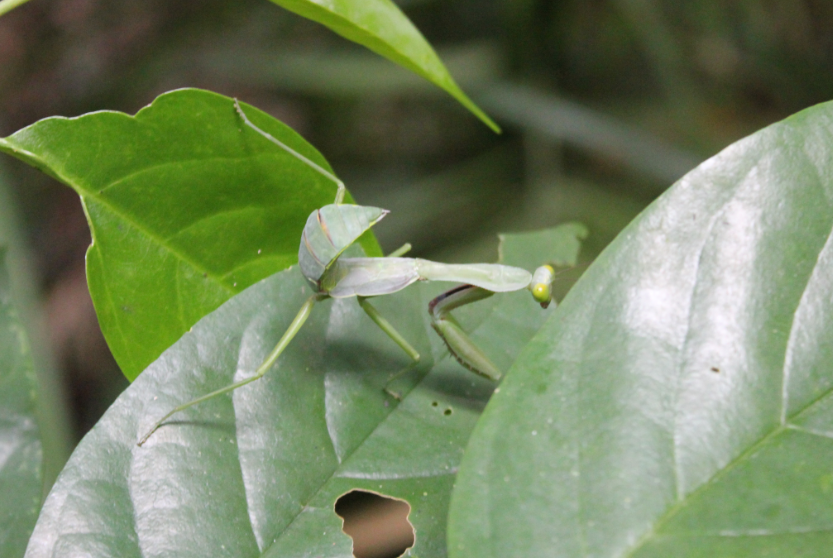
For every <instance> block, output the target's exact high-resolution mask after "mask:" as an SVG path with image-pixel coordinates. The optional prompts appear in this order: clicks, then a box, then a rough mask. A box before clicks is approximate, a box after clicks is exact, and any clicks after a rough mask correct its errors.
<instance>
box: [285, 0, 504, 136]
mask: <svg viewBox="0 0 833 558" xmlns="http://www.w3.org/2000/svg"><path fill="white" fill-rule="evenodd" d="M272 2H274V3H275V4H278V5H279V6H283V7H284V8H286V9H287V10H290V11H292V12H295V13H296V14H299V15H301V16H304V17H306V18H308V19H311V20H313V21H317V22H319V23H321V24H323V25H326V26H327V27H329V28H330V29H331V30H333V31H335V32H336V33H338V34H339V35H341V36H342V37H344V38H346V39H349V40H351V41H353V42H356V43H358V44H360V45H363V46H365V47H367V48H369V49H370V50H372V51H373V52H375V53H377V54H380V55H382V56H384V57H385V58H387V59H389V60H392V61H393V62H396V63H397V64H399V65H400V66H403V67H405V68H407V69H409V70H411V71H412V72H415V73H416V74H419V75H421V76H422V77H424V78H425V79H427V80H428V81H430V82H432V83H434V84H435V85H437V86H439V87H441V88H442V89H444V90H445V91H446V92H448V93H449V94H450V95H451V96H452V97H454V98H455V99H457V101H459V102H460V103H461V104H462V105H463V106H464V107H466V108H467V109H469V110H470V111H471V112H472V113H473V114H474V115H476V116H477V117H478V118H479V119H480V120H482V121H483V122H484V123H485V124H486V125H487V126H489V127H490V128H492V129H493V130H495V131H496V132H498V131H500V128H499V127H498V126H497V124H495V123H494V122H492V120H491V119H490V118H489V117H488V116H487V115H486V113H484V112H483V111H482V110H480V108H479V107H478V106H477V105H475V104H474V103H473V102H472V101H471V99H469V98H468V97H467V96H466V94H465V93H463V91H462V89H460V87H459V86H458V85H457V83H456V82H455V81H454V78H452V77H451V74H449V73H448V70H447V69H446V68H445V66H444V65H443V63H442V61H441V60H440V58H439V56H437V53H436V52H434V49H433V48H431V45H430V44H429V43H428V41H426V40H425V37H423V36H422V34H421V33H420V32H419V30H418V29H417V28H416V27H414V24H413V23H411V21H410V20H409V19H408V18H407V17H406V16H405V14H403V13H402V11H401V10H400V9H399V8H398V7H397V6H396V4H394V3H393V2H392V1H391V0H272Z"/></svg>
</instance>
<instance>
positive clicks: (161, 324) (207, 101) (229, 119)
mask: <svg viewBox="0 0 833 558" xmlns="http://www.w3.org/2000/svg"><path fill="white" fill-rule="evenodd" d="M244 106H245V105H244ZM245 110H246V111H247V114H248V115H249V117H250V118H251V119H252V121H253V122H254V123H255V124H257V125H258V126H260V127H261V128H263V129H264V130H266V131H267V132H269V133H270V134H272V135H273V136H275V137H276V138H278V139H280V140H281V141H283V142H284V143H286V144H288V145H289V146H291V147H293V148H294V149H296V150H297V151H299V152H300V153H302V154H304V155H305V156H307V157H309V158H310V159H312V160H314V161H315V162H316V163H318V164H319V165H322V166H324V167H325V168H327V169H329V166H328V165H327V162H326V161H324V159H323V158H322V157H321V155H320V154H319V153H318V152H317V151H315V149H314V148H313V147H312V146H310V145H309V144H308V143H306V142H305V141H304V140H303V139H302V138H301V137H300V136H299V135H298V134H296V133H295V132H294V131H292V130H291V129H289V128H288V127H286V126H285V125H283V124H281V123H280V122H278V121H276V120H274V119H273V118H270V117H269V116H268V115H266V114H264V113H262V112H260V111H258V110H257V109H255V108H253V107H248V106H245ZM0 150H2V151H5V152H7V153H9V154H11V155H14V156H15V157H18V158H20V159H22V160H24V161H26V162H27V163H29V164H31V165H33V166H36V167H38V168H40V169H42V170H43V171H44V172H46V173H48V174H50V175H52V176H54V177H55V178H57V179H58V180H60V181H61V182H63V183H65V184H67V185H68V186H71V187H72V188H74V189H75V191H76V192H78V194H79V195H80V196H81V200H82V202H83V204H84V208H85V211H86V214H87V218H88V221H89V224H90V229H91V230H92V235H93V244H92V246H91V247H90V249H89V252H88V253H87V278H88V281H89V285H90V293H91V295H92V298H93V303H94V304H95V307H96V312H97V313H98V318H99V322H100V324H101V328H102V331H103V332H104V336H105V338H106V339H107V342H108V344H109V345H110V349H111V350H112V351H113V355H114V356H115V357H116V360H117V361H118V363H119V366H120V367H121V369H122V371H123V372H124V374H125V375H126V376H127V377H128V378H129V379H131V380H132V379H134V378H135V377H136V376H137V375H138V374H139V372H141V370H143V369H144V368H145V367H146V366H147V365H148V364H150V363H151V362H152V361H153V360H154V359H156V357H158V356H159V355H160V354H161V353H162V351H164V350H165V349H166V348H168V347H169V346H170V345H171V344H173V343H174V341H176V340H177V339H179V338H180V337H181V336H182V334H183V333H185V332H186V331H188V330H189V329H190V328H191V326H192V325H194V324H195V323H196V322H197V320H199V319H200V318H201V317H203V316H204V315H206V314H207V313H209V312H210V311H212V310H214V309H215V308H217V307H218V306H219V305H220V304H222V303H223V302H225V301H226V300H228V299H229V298H230V297H231V296H233V295H234V294H236V293H239V292H241V291H243V289H245V288H246V287H248V286H250V285H252V284H254V283H255V282H257V281H259V280H260V279H263V278H264V277H267V276H269V275H271V274H273V273H275V272H276V271H279V270H281V269H286V268H287V267H289V266H290V265H292V264H294V263H295V262H297V258H298V238H299V231H300V230H301V229H303V226H304V223H305V222H306V219H307V216H308V215H309V213H310V212H311V211H312V210H313V209H314V208H316V207H320V206H322V205H324V204H327V203H332V201H333V197H334V195H335V185H334V184H332V182H331V181H329V180H327V179H326V178H324V177H322V176H321V175H320V174H318V173H317V172H316V171H314V170H312V169H311V168H309V167H308V166H307V165H305V164H304V163H302V162H300V161H298V160H297V159H295V158H294V157H292V156H291V155H289V154H288V153H287V152H285V151H284V150H282V149H280V148H279V147H277V146H275V145H273V144H272V143H270V142H269V141H268V140H266V139H264V138H263V137H261V136H259V135H258V134H257V133H255V132H253V131H252V130H250V129H249V128H247V127H246V126H244V125H243V124H242V122H241V121H240V118H239V116H238V115H237V113H236V112H235V110H234V105H233V101H232V99H229V98H227V97H223V96H222V95H217V94H215V93H210V92H207V91H200V90H196V89H185V90H179V91H174V92H171V93H168V94H165V95H162V96H160V97H159V98H157V99H156V100H155V101H154V102H153V104H151V105H150V106H148V107H146V108H144V109H143V110H141V111H140V112H139V113H138V114H137V115H136V116H135V117H131V116H128V115H126V114H122V113H118V112H96V113H91V114H88V115H85V116H82V117H79V118H60V117H56V118H48V119H46V120H42V121H40V122H37V123H35V124H33V125H31V126H29V127H27V128H25V129H23V130H21V131H19V132H17V133H15V134H14V135H12V136H10V137H8V138H6V139H0ZM361 243H362V245H363V246H364V247H365V248H366V249H367V250H368V251H369V252H370V253H372V254H375V255H378V254H379V253H380V252H379V249H378V245H377V244H376V241H375V240H374V239H373V238H372V237H370V236H367V237H364V238H363V239H362V240H361Z"/></svg>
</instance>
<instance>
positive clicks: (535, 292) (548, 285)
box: [529, 265, 555, 308]
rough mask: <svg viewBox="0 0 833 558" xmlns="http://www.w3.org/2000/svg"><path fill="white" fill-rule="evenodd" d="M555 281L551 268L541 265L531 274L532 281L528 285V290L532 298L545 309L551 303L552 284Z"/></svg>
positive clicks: (553, 271)
mask: <svg viewBox="0 0 833 558" xmlns="http://www.w3.org/2000/svg"><path fill="white" fill-rule="evenodd" d="M553 281H555V270H554V269H553V268H552V266H549V265H542V266H541V267H539V268H538V269H536V270H535V272H534V273H533V274H532V281H530V283H529V290H530V291H531V292H532V298H534V299H535V301H536V302H538V303H539V304H540V305H541V308H546V307H547V306H549V305H550V302H552V283H553Z"/></svg>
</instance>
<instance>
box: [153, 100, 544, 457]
mask: <svg viewBox="0 0 833 558" xmlns="http://www.w3.org/2000/svg"><path fill="white" fill-rule="evenodd" d="M234 107H235V110H236V111H237V114H238V115H239V116H240V118H241V120H242V122H243V123H244V124H245V125H246V126H248V127H250V128H251V129H253V130H254V131H256V132H257V133H258V134H260V135H261V136H263V137H264V138H265V139H267V140H269V141H270V142H272V143H274V144H275V145H277V146H278V147H280V148H281V149H283V150H285V151H286V152H288V153H289V154H290V155H292V156H293V157H295V158H297V159H299V160H300V161H301V162H303V163H305V164H306V165H308V166H309V167H310V168H312V169H313V170H315V171H316V172H318V173H319V174H321V175H322V176H324V177H326V178H327V179H329V180H331V181H332V182H333V183H334V184H335V185H336V187H337V190H336V195H335V200H334V201H333V203H332V204H329V205H325V206H324V207H321V208H319V209H316V210H314V211H313V212H312V213H311V214H310V215H309V217H308V219H307V222H306V225H305V226H304V229H303V232H302V233H301V242H300V247H299V250H298V263H299V268H300V270H301V273H302V274H303V275H304V277H305V278H306V280H307V281H308V283H309V284H310V286H311V288H312V291H313V292H312V294H311V295H310V296H309V297H308V298H307V300H306V301H305V302H304V303H303V305H302V306H301V309H300V310H299V311H298V313H297V315H296V316H295V318H294V319H293V320H292V322H291V323H290V325H289V327H288V328H287V330H286V332H284V334H283V336H281V338H280V340H279V341H278V344H277V345H276V346H275V348H274V349H272V351H271V352H270V353H269V355H268V356H267V357H266V359H265V360H264V361H263V362H262V363H261V364H260V366H258V367H257V369H256V370H255V372H254V374H253V375H251V376H249V377H248V378H245V379H243V380H240V381H238V382H234V383H232V384H230V385H228V386H225V387H223V388H220V389H218V390H215V391H212V392H210V393H208V394H206V395H203V396H201V397H198V398H196V399H193V400H192V401H189V402H187V403H183V404H182V405H179V406H177V407H175V408H174V409H172V410H171V411H170V412H169V413H167V414H166V415H165V416H164V417H162V418H161V419H159V420H158V421H156V422H155V423H154V424H153V426H152V427H151V428H150V430H149V431H148V432H147V433H146V434H145V435H144V436H143V437H142V438H141V439H140V440H139V442H138V445H139V446H142V445H143V444H144V443H145V442H146V441H147V440H148V439H149V438H150V437H151V435H152V434H153V433H154V432H155V431H156V430H157V429H158V428H159V427H160V426H162V424H164V423H165V421H167V420H168V419H169V418H170V417H171V416H173V415H175V414H177V413H179V412H181V411H184V410H185V409H187V408H189V407H191V406H193V405H197V404H199V403H202V402H204V401H207V400H209V399H212V398H214V397H217V396H220V395H222V394H224V393H228V392H231V391H234V390H236V389H238V388H240V387H243V386H245V385H247V384H250V383H252V382H254V381H256V380H259V379H260V378H262V377H263V376H264V375H265V374H266V373H267V372H268V371H269V370H270V369H271V368H272V366H273V365H274V364H275V363H276V361H277V360H278V358H279V357H280V355H281V353H283V351H284V350H285V349H286V348H287V346H289V344H290V342H291V341H292V339H293V338H294V337H295V335H296V334H297V333H298V332H299V331H300V330H301V328H302V327H303V325H304V323H305V322H306V321H307V318H308V317H309V316H310V313H311V312H312V309H313V307H314V306H315V304H316V303H319V302H322V301H324V300H327V299H329V298H336V299H337V298H349V297H356V299H357V300H358V303H359V306H360V307H361V308H362V310H364V312H365V313H366V314H367V315H368V316H369V317H370V319H371V320H373V322H374V323H375V324H376V325H378V326H379V328H381V330H382V331H384V332H385V333H386V334H387V335H388V337H390V338H391V339H392V340H393V341H394V342H395V343H396V344H397V345H399V346H400V347H401V348H402V349H403V350H404V351H405V353H407V355H408V356H409V357H410V358H411V359H412V360H413V361H414V362H418V361H419V358H420V355H419V352H418V351H417V350H416V349H414V347H413V346H412V345H411V344H410V343H408V341H407V340H406V339H405V338H404V337H403V336H402V335H401V334H400V333H399V332H398V331H397V330H396V329H395V328H394V327H393V325H391V323H390V322H389V321H388V320H387V319H385V318H384V316H382V315H381V314H380V313H379V312H378V310H376V308H374V307H373V306H372V305H371V304H370V302H369V301H368V299H369V298H371V297H375V296H382V295H387V294H392V293H395V292H397V291H400V290H402V289H404V288H406V287H408V286H409V285H411V284H413V283H415V282H417V281H449V282H455V283H462V284H461V285H459V286H457V287H454V288H452V289H450V290H448V291H446V292H444V293H442V294H440V295H439V296H437V297H436V298H434V299H433V300H432V301H431V302H430V303H429V305H428V312H429V314H430V316H431V325H432V327H433V328H434V330H435V331H436V332H437V334H439V336H440V337H441V338H442V339H443V341H444V342H445V344H446V346H447V347H448V349H449V352H450V353H451V355H452V356H454V358H456V359H457V361H458V362H459V363H460V364H461V365H463V366H464V367H465V368H467V369H469V370H471V371H472V372H475V373H477V374H479V375H481V376H485V377H486V378H489V379H490V380H495V381H496V380H499V379H500V377H501V371H500V370H499V369H498V368H497V367H496V366H495V365H494V364H493V363H492V362H491V360H489V358H488V357H487V356H486V354H485V353H484V352H483V351H482V350H481V349H480V348H479V347H478V346H477V345H475V343H474V342H473V341H472V340H471V339H470V338H469V337H468V335H467V334H466V333H465V331H464V330H463V329H462V327H460V325H459V324H458V323H457V321H456V320H455V319H454V317H453V316H452V315H451V312H452V311H453V310H454V309H456V308H460V307H461V306H464V305H466V304H470V303H473V302H477V301H479V300H483V299H485V298H488V297H490V296H492V295H494V294H495V293H502V292H511V291H518V290H521V289H528V290H529V291H530V292H531V293H532V297H533V299H534V300H535V301H536V302H538V303H539V304H540V305H541V307H542V308H547V307H548V305H549V304H550V303H551V302H552V283H553V281H554V280H555V270H554V269H553V267H552V266H550V265H543V266H541V267H539V268H537V269H536V270H535V271H534V272H533V273H530V272H529V271H527V270H525V269H521V268H518V267H512V266H507V265H501V264H445V263H438V262H433V261H430V260H424V259H420V258H406V257H403V256H404V254H406V253H407V252H408V251H409V250H410V248H411V246H410V245H409V244H405V245H404V246H402V247H401V248H400V249H398V250H396V251H394V252H393V253H391V254H389V255H388V256H386V257H363V258H347V257H342V254H343V253H344V251H345V250H346V249H347V248H349V247H350V246H351V245H352V244H353V243H354V242H356V241H357V240H358V238H359V237H360V236H361V235H362V234H363V233H364V232H366V231H368V230H369V229H370V228H371V227H373V226H374V225H375V224H376V223H378V222H379V221H380V220H381V219H382V218H384V217H385V215H387V214H388V211H387V210H384V209H380V208H378V207H370V206H363V205H353V204H345V203H343V201H344V195H345V193H346V188H345V185H344V183H343V182H342V181H341V180H339V179H338V178H337V177H336V176H335V175H333V174H332V173H330V172H329V171H327V170H326V169H324V168H323V167H321V166H320V165H318V164H316V163H315V162H314V161H311V160H310V159H308V158H307V157H305V156H303V155H302V154H300V153H298V152H297V151H295V150H294V149H292V148H291V147H289V146H288V145H286V144H285V143H283V142H281V141H280V140H278V139H277V138H275V137H273V136H272V135H270V134H268V133H267V132H265V131H263V130H261V129H260V128H258V127H257V126H256V125H255V124H253V123H252V122H251V121H250V120H249V118H248V117H247V116H246V113H245V112H243V109H242V107H241V106H240V103H239V102H238V101H237V100H236V99H235V101H234Z"/></svg>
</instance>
